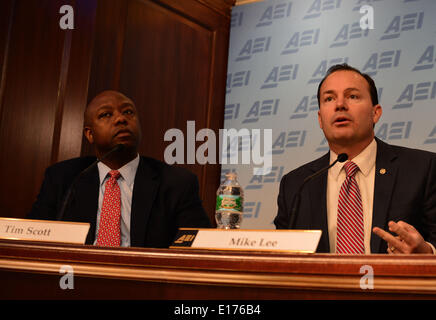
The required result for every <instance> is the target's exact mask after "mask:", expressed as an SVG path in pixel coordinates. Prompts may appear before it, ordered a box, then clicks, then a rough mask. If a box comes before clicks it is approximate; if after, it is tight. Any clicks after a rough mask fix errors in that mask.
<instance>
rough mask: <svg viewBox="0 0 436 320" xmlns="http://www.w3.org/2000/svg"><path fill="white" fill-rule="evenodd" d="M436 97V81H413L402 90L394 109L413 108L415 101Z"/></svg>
mask: <svg viewBox="0 0 436 320" xmlns="http://www.w3.org/2000/svg"><path fill="white" fill-rule="evenodd" d="M435 97H436V81H433V82H431V81H425V82H419V83H411V84H408V85H407V86H406V88H405V89H404V90H403V91H402V92H401V94H400V97H399V98H398V99H397V101H396V102H397V103H396V104H395V105H394V106H393V107H392V109H404V108H411V107H412V106H413V103H414V102H415V101H423V100H429V99H434V98H435Z"/></svg>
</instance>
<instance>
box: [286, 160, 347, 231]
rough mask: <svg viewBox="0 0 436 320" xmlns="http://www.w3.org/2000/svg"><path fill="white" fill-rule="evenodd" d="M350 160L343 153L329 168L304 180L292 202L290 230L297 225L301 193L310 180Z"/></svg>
mask: <svg viewBox="0 0 436 320" xmlns="http://www.w3.org/2000/svg"><path fill="white" fill-rule="evenodd" d="M347 160H348V155H347V154H346V153H341V154H339V155H338V157H337V158H336V160H335V161H333V162H332V164H330V165H329V166H327V167H325V168H322V169H321V170H319V171H317V172H315V173H314V174H312V175H310V176H308V177H306V178H305V179H304V180H303V183H302V184H301V186H300V188H299V189H298V192H297V194H296V195H295V197H294V200H293V202H292V209H291V221H290V222H289V229H293V228H294V225H295V221H296V220H297V215H298V209H299V207H300V201H301V191H302V190H303V187H304V186H305V185H306V183H307V182H309V181H310V180H312V179H314V178H316V177H318V176H319V175H321V174H322V173H324V172H326V171H327V170H328V169H330V168H331V167H333V166H334V165H335V164H336V163H337V162H345V161H347Z"/></svg>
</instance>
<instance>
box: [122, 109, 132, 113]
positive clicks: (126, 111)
mask: <svg viewBox="0 0 436 320" xmlns="http://www.w3.org/2000/svg"><path fill="white" fill-rule="evenodd" d="M123 113H124V114H133V110H132V109H127V110H124V112H123Z"/></svg>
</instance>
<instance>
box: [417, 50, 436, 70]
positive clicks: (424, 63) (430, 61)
mask: <svg viewBox="0 0 436 320" xmlns="http://www.w3.org/2000/svg"><path fill="white" fill-rule="evenodd" d="M434 62H436V57H435V54H434V45H430V46H428V47H427V48H426V49H425V50H424V53H423V54H422V55H421V56H420V58H419V59H418V62H417V63H416V65H415V67H414V68H413V70H412V71H419V70H427V69H431V68H433V67H434Z"/></svg>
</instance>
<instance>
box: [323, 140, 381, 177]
mask: <svg viewBox="0 0 436 320" xmlns="http://www.w3.org/2000/svg"><path fill="white" fill-rule="evenodd" d="M376 156H377V142H376V141H375V139H373V140H372V141H371V143H370V144H369V145H368V146H367V147H366V148H365V149H363V151H362V152H361V153H359V155H358V156H357V157H355V158H354V159H353V160H352V161H353V162H354V163H355V164H356V165H357V166H358V167H359V169H360V171H361V172H362V174H363V175H364V176H365V177H366V176H367V175H368V174H369V172H370V171H371V169H372V168H373V167H374V166H375V159H376ZM337 157H338V155H337V154H336V153H335V152H333V151H332V150H330V163H332V162H333V161H335V160H336V158H337ZM344 165H345V162H342V163H341V162H338V163H336V164H335V165H334V166H333V167H331V168H330V170H329V171H330V172H329V174H330V176H331V177H332V178H334V179H335V180H337V179H338V177H339V173H340V172H341V170H342V168H343V167H344Z"/></svg>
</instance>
